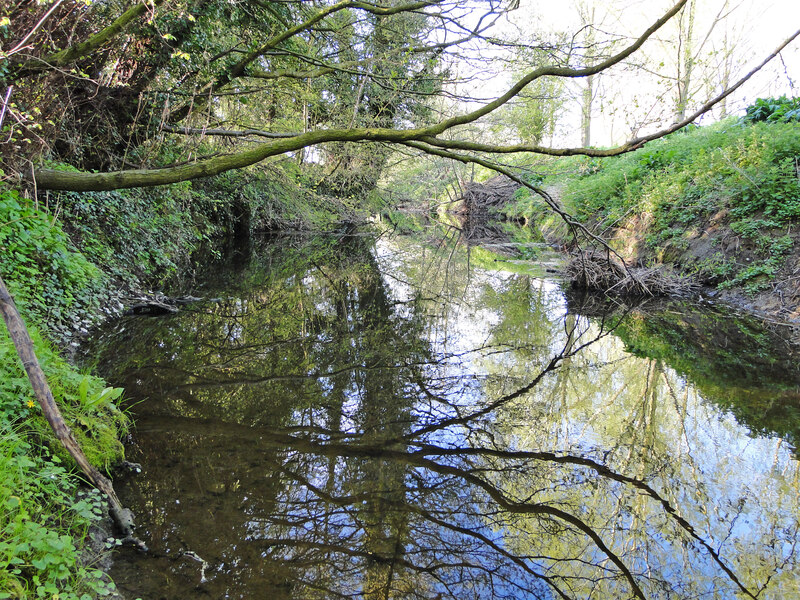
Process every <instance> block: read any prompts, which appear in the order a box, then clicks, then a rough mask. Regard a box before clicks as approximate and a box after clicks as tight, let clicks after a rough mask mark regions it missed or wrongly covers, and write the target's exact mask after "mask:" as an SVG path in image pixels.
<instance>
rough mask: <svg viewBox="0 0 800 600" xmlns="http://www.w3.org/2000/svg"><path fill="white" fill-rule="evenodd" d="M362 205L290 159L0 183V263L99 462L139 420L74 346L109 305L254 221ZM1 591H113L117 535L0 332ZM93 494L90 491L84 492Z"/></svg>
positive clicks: (310, 217) (209, 253)
mask: <svg viewBox="0 0 800 600" xmlns="http://www.w3.org/2000/svg"><path fill="white" fill-rule="evenodd" d="M358 218H359V215H358V214H356V213H355V212H354V210H353V209H352V208H348V207H346V206H345V205H343V204H342V203H340V202H339V201H338V200H335V199H332V198H325V197H321V196H316V195H314V194H312V193H309V192H307V191H304V190H302V189H301V188H300V187H299V186H298V185H297V183H296V182H295V181H294V179H293V178H292V177H291V176H290V174H288V173H287V172H285V171H282V170H281V169H279V168H274V169H273V170H271V171H269V170H267V171H260V172H257V173H256V172H248V173H240V174H237V175H229V176H224V177H220V178H217V179H215V180H213V181H204V182H196V183H193V184H185V185H177V186H173V187H170V188H158V189H149V190H126V191H120V192H104V193H86V194H77V193H65V194H57V195H42V196H40V197H39V198H38V199H36V200H31V199H29V198H27V197H26V196H25V195H24V194H22V193H20V192H19V191H17V190H14V189H11V188H9V187H7V186H0V252H1V253H2V260H0V275H2V277H3V279H4V280H5V281H6V282H7V284H8V287H9V289H10V291H11V293H12V295H13V296H14V298H15V301H16V303H17V305H18V306H19V308H20V310H21V312H22V314H23V317H24V319H25V321H26V323H27V326H28V329H29V330H30V331H31V333H32V335H33V339H34V350H35V352H36V355H37V356H38V358H39V360H40V362H41V363H42V366H43V369H44V371H45V374H46V376H47V379H48V382H49V385H50V387H51V388H52V390H53V394H54V397H55V400H56V402H57V404H58V405H59V407H60V408H61V411H62V412H63V413H64V417H65V420H66V422H67V424H68V426H69V427H70V429H71V430H72V431H73V432H74V434H75V436H76V438H77V439H78V442H79V443H80V445H81V446H82V448H83V450H84V452H85V453H86V454H87V455H88V457H89V459H90V461H91V462H92V464H94V465H95V466H96V467H98V468H99V469H100V470H101V471H103V472H104V473H107V474H110V475H113V474H114V473H115V472H116V471H115V467H116V466H117V465H119V464H121V463H122V461H123V460H124V452H123V447H122V444H121V443H120V439H121V438H123V437H124V436H125V435H126V432H127V430H128V426H129V419H128V417H127V415H126V414H125V413H124V412H122V411H121V410H120V409H119V407H118V401H119V398H120V395H121V394H122V392H123V390H122V389H121V388H115V387H112V386H109V385H108V384H107V383H106V382H105V381H103V380H102V379H100V378H98V377H95V376H93V375H90V374H88V373H86V372H85V371H84V370H83V369H80V368H78V367H76V366H74V365H73V364H71V362H69V361H68V360H65V359H64V358H63V357H68V358H69V357H72V355H73V353H74V352H75V349H76V348H77V347H78V346H79V344H80V340H81V339H82V338H83V337H85V336H86V335H88V333H89V331H90V330H91V329H92V328H93V327H95V326H97V325H98V324H99V323H101V322H103V321H104V320H105V319H108V318H109V317H112V318H114V317H118V316H119V315H121V314H122V313H123V311H125V310H126V308H129V307H131V305H135V304H137V303H139V304H141V303H142V302H143V301H145V302H150V301H151V300H152V299H153V298H154V297H158V298H159V302H160V303H161V304H162V305H163V304H165V303H164V294H163V292H166V293H167V294H170V293H171V289H180V288H181V287H182V286H183V284H182V283H181V282H182V281H191V280H192V278H193V271H194V269H195V268H197V265H202V264H207V262H208V261H210V260H215V259H216V258H219V257H220V256H222V255H223V254H225V253H226V252H229V251H231V252H232V251H234V249H236V248H239V247H244V248H246V247H247V245H248V244H249V239H250V237H251V234H252V233H253V232H254V231H259V230H271V229H277V228H280V229H310V228H326V227H332V226H333V225H334V224H335V223H336V222H338V221H339V220H341V219H347V220H353V219H358ZM0 359H1V360H0V434H2V435H0V457H2V458H0V508H2V510H0V598H38V597H44V596H48V597H49V596H50V595H54V594H58V595H59V597H60V598H61V600H85V599H86V598H87V597H97V596H102V595H107V594H111V593H113V590H114V586H113V583H111V582H110V580H109V579H108V577H107V576H106V575H105V574H104V573H103V569H105V568H106V567H107V564H108V562H107V558H106V557H105V555H106V554H107V552H108V550H109V549H110V548H112V547H114V546H115V544H116V542H114V540H113V535H115V534H116V532H114V530H113V528H112V527H111V525H110V523H108V522H106V520H105V518H106V517H105V516H107V512H106V509H105V508H104V506H103V503H102V500H101V499H100V497H99V496H98V495H97V494H94V493H92V494H89V495H88V496H87V495H85V490H84V491H81V490H82V487H83V485H82V483H81V481H80V479H79V478H78V477H77V475H76V471H75V469H74V465H73V464H72V461H71V459H70V457H69V456H68V455H67V454H66V453H65V452H64V451H63V449H62V447H61V445H60V444H59V442H58V441H57V440H56V438H55V436H54V435H53V433H52V431H51V430H50V428H49V426H48V424H47V422H46V421H45V419H44V418H43V416H42V415H41V414H40V411H39V410H38V408H37V406H38V405H37V403H36V400H35V398H33V396H32V392H31V391H30V387H29V383H28V381H27V379H26V376H25V373H24V371H23V369H22V365H21V364H20V363H19V360H18V358H17V355H16V352H15V351H14V347H13V345H12V344H11V341H10V339H9V338H8V335H7V333H6V331H5V328H3V330H2V331H1V332H0ZM81 494H84V495H81Z"/></svg>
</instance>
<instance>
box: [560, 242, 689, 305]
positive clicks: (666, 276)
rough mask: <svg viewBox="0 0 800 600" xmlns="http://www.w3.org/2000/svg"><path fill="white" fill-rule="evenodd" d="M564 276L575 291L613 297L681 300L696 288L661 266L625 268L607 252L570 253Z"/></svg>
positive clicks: (582, 251)
mask: <svg viewBox="0 0 800 600" xmlns="http://www.w3.org/2000/svg"><path fill="white" fill-rule="evenodd" d="M564 275H565V276H566V278H567V280H568V281H569V282H570V283H571V284H572V285H573V286H575V287H577V288H581V289H587V290H595V291H599V292H604V293H606V294H612V295H617V296H682V295H686V294H689V293H692V292H694V291H696V290H697V289H698V287H699V286H698V284H697V282H695V281H694V280H693V279H690V278H688V277H680V276H678V275H676V274H675V273H673V272H672V271H671V270H669V269H668V268H666V267H664V266H659V267H628V266H627V265H625V264H624V263H623V262H622V261H621V260H619V259H618V258H617V257H615V256H613V255H612V254H611V253H610V252H606V251H598V250H581V251H578V252H576V253H574V254H573V255H572V258H571V260H570V261H569V263H567V266H566V267H565V269H564Z"/></svg>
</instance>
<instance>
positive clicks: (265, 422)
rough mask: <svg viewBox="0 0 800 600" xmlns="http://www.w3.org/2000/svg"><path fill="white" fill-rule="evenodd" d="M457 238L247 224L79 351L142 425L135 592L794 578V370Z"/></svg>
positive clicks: (314, 593)
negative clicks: (228, 251) (182, 278)
mask: <svg viewBox="0 0 800 600" xmlns="http://www.w3.org/2000/svg"><path fill="white" fill-rule="evenodd" d="M540 271H541V269H539V270H538V271H537V264H536V263H535V262H532V263H524V262H520V261H506V260H503V259H502V258H499V257H497V256H495V255H492V254H491V253H488V252H487V251H485V250H482V249H478V248H472V249H470V248H468V247H467V246H466V245H464V244H460V243H458V240H457V239H456V237H455V236H451V235H449V234H447V233H445V234H442V233H441V232H440V233H439V234H438V235H433V234H431V235H429V236H428V237H427V239H423V240H421V241H420V240H419V239H412V238H409V237H398V236H393V237H388V236H383V237H381V236H377V237H376V236H374V235H372V234H361V235H344V234H342V235H329V236H322V237H299V236H295V237H281V238H272V239H264V240H260V241H258V243H256V244H255V246H254V247H253V248H252V249H251V252H249V253H247V254H246V255H244V256H239V257H238V259H235V260H229V261H210V262H209V263H208V264H207V265H205V266H203V268H202V269H200V272H199V274H198V279H197V282H196V285H195V286H194V287H193V289H192V293H193V294H194V295H197V296H202V297H204V298H205V299H206V300H205V301H203V302H198V303H195V304H192V305H190V306H188V307H187V308H186V309H184V310H182V311H181V312H180V313H179V314H176V315H171V316H166V317H159V318H143V317H128V318H123V319H120V320H118V321H116V322H115V323H112V324H110V326H109V327H107V328H106V329H105V330H104V331H103V332H101V334H99V335H98V336H97V337H96V338H95V339H94V340H93V342H92V344H91V346H90V348H89V355H90V356H91V357H92V359H93V361H94V362H95V363H96V366H97V368H98V369H99V371H100V372H101V373H102V374H103V375H104V376H106V377H107V378H108V379H109V380H110V381H111V382H112V383H113V384H114V385H119V386H124V387H125V388H126V395H127V398H128V401H129V404H130V405H131V409H130V410H131V411H132V412H133V414H134V415H135V419H136V428H135V431H134V433H133V435H132V437H131V440H130V444H129V447H128V458H129V459H130V460H132V461H136V462H140V463H141V464H142V466H143V472H142V473H141V474H139V475H135V476H132V477H130V478H128V479H126V480H122V481H119V482H118V483H117V486H118V491H119V494H120V496H121V498H122V501H123V504H125V505H126V506H130V507H131V508H132V509H133V510H134V511H135V513H136V515H137V523H138V525H139V528H138V534H139V535H140V537H141V538H142V539H144V540H145V541H146V542H147V544H148V546H149V549H150V551H149V552H148V553H146V554H144V553H140V552H137V551H135V550H133V549H127V548H122V549H120V550H119V551H117V553H116V563H115V566H114V570H113V571H112V576H113V577H114V579H115V581H116V582H117V584H118V586H119V588H120V589H121V591H122V592H123V593H124V594H125V595H126V597H128V598H137V597H141V598H144V599H146V600H150V599H156V598H169V599H173V598H176V599H177V598H181V599H183V598H215V599H216V598H248V599H250V598H269V599H282V598H286V599H289V598H292V599H312V598H326V599H327V598H337V599H338V598H367V599H373V598H374V599H378V598H380V599H388V598H404V599H405V598H410V599H417V598H419V599H430V600H433V599H445V598H453V599H456V598H457V599H459V600H466V599H471V598H476V599H477V598H482V599H483V598H487V599H488V598H492V599H494V598H500V599H502V598H540V599H551V598H552V599H556V598H581V599H583V598H597V599H617V598H619V599H625V598H680V599H684V598H747V597H758V598H763V599H766V598H797V597H800V577H798V576H799V575H800V566H798V549H797V547H796V546H797V541H798V524H799V521H798V517H799V516H800V503H798V490H800V480H799V477H800V471H799V470H798V462H797V458H798V456H797V453H796V451H795V448H794V446H793V444H794V442H795V440H796V439H797V435H798V429H799V427H798V425H800V418H798V415H800V393H799V390H800V371H799V370H798V366H797V361H796V356H794V354H793V351H792V349H791V348H790V347H789V346H788V345H787V344H785V343H784V342H783V341H781V339H780V338H779V337H777V336H775V335H774V334H772V333H771V332H769V331H767V330H765V329H762V328H761V327H760V326H759V325H758V324H756V323H753V322H752V321H749V320H747V319H742V318H737V317H735V316H731V315H726V314H724V313H723V312H720V311H718V310H713V309H710V308H707V309H702V310H701V309H697V308H694V309H690V308H687V307H683V306H681V305H679V304H674V303H673V304H666V305H664V304H661V305H656V304H652V303H651V304H649V305H645V306H639V307H636V308H630V307H627V308H626V307H624V306H619V305H615V304H614V303H609V302H604V301H603V300H601V299H597V298H578V297H574V296H570V295H565V293H564V292H563V291H562V288H561V286H560V285H559V283H558V282H557V281H554V280H551V279H547V278H543V277H542V276H541V275H542V273H541V272H540Z"/></svg>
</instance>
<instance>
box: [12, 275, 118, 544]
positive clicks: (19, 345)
mask: <svg viewBox="0 0 800 600" xmlns="http://www.w3.org/2000/svg"><path fill="white" fill-rule="evenodd" d="M0 312H2V313H3V320H4V321H5V323H6V327H7V328H8V333H9V334H10V335H11V341H12V342H14V347H15V348H16V349H17V355H18V356H19V358H20V360H21V361H22V366H23V367H24V368H25V372H26V373H27V374H28V379H29V380H30V382H31V387H33V393H34V394H35V396H36V399H37V400H38V401H39V405H40V406H41V407H42V412H43V413H44V416H45V418H46V419H47V422H48V423H49V424H50V427H51V428H52V429H53V432H54V433H55V434H56V437H57V438H58V439H59V441H60V442H61V443H62V444H63V445H64V448H66V450H67V452H69V454H70V456H72V458H74V459H75V462H76V463H77V464H78V466H79V467H80V469H81V471H83V473H84V474H85V475H86V477H87V478H88V479H89V481H90V482H91V483H92V485H94V486H95V487H96V488H97V489H98V490H100V491H101V492H103V493H104V494H105V495H106V496H107V497H108V500H109V503H110V509H109V513H110V514H111V517H112V518H113V519H114V521H115V522H116V524H117V525H118V526H119V528H120V529H121V530H122V533H123V534H124V535H126V536H129V535H130V534H131V531H132V528H133V527H132V525H133V524H132V515H131V512H130V511H129V510H127V509H124V508H122V504H121V503H120V501H119V498H117V494H116V493H115V492H114V487H113V486H112V485H111V481H110V480H109V479H108V478H107V477H105V476H104V475H103V474H102V473H100V471H98V470H97V469H96V468H95V467H94V466H93V465H92V463H90V462H89V459H88V458H86V455H85V454H84V453H83V450H82V449H81V447H80V444H78V442H77V440H76V439H75V436H73V435H72V431H71V430H70V428H69V426H68V425H67V424H66V422H65V421H64V417H63V416H62V415H61V410H59V408H58V405H57V404H56V401H55V399H54V398H53V393H52V392H51V391H50V386H49V385H48V384H47V378H46V377H45V374H44V371H42V367H41V365H40V364H39V360H38V359H37V358H36V354H35V353H34V350H33V341H32V340H31V336H30V334H29V333H28V329H27V327H25V322H24V321H23V320H22V317H21V316H20V314H19V311H18V310H17V307H16V305H15V304H14V299H13V298H12V297H11V294H10V293H9V292H8V288H6V284H5V282H4V281H3V279H2V278H0Z"/></svg>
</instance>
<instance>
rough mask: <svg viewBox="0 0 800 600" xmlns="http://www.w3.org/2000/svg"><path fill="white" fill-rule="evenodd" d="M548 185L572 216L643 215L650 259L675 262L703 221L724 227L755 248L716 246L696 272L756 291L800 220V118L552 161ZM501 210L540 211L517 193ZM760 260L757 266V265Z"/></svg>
mask: <svg viewBox="0 0 800 600" xmlns="http://www.w3.org/2000/svg"><path fill="white" fill-rule="evenodd" d="M553 171H554V172H561V173H564V174H565V175H562V176H560V177H558V176H556V177H550V178H549V179H548V180H547V181H546V182H545V185H548V184H549V185H553V184H556V185H559V186H560V187H561V189H562V200H563V202H564V204H565V206H566V207H567V208H568V210H570V212H572V213H573V214H574V215H576V217H577V218H578V219H579V220H581V221H583V222H585V223H587V224H590V225H592V226H593V227H595V230H596V231H600V232H603V231H606V232H608V231H610V229H611V228H614V227H616V226H620V225H624V224H625V223H626V221H627V220H629V219H631V218H632V217H640V218H643V220H645V221H646V223H647V225H646V229H645V231H644V232H643V234H644V236H645V238H644V241H645V248H646V249H647V251H648V254H649V256H651V257H652V258H653V259H654V260H661V261H664V262H671V261H674V260H676V259H679V258H680V257H681V255H682V253H683V252H684V251H685V250H686V249H687V247H688V246H689V242H690V240H691V239H693V238H695V237H697V236H698V235H699V234H700V233H701V232H702V231H704V230H705V229H706V228H707V227H708V226H709V225H710V224H721V225H723V226H724V227H725V228H726V231H729V232H730V233H731V234H732V235H735V236H738V239H740V240H741V241H742V245H743V246H744V247H746V248H747V251H748V252H750V253H751V254H752V255H751V256H750V258H751V260H750V261H747V260H746V259H740V258H739V257H737V256H736V255H735V254H734V253H730V252H728V253H725V252H722V251H721V250H720V251H719V252H717V253H714V254H713V255H712V256H711V257H709V258H706V259H705V260H704V261H700V262H697V263H696V264H695V265H694V267H693V268H694V269H696V270H697V272H698V275H701V276H702V277H703V279H705V280H706V281H711V282H714V283H716V284H718V285H719V286H721V287H732V286H743V287H744V288H745V289H748V290H750V291H758V290H759V289H762V288H764V287H765V286H767V285H769V282H770V281H771V280H772V278H773V277H774V275H775V274H776V273H777V272H778V271H779V269H780V268H781V266H782V265H783V263H784V261H785V258H786V256H787V255H788V253H789V252H790V251H791V249H792V241H791V239H790V238H789V237H788V234H789V232H790V231H791V230H792V227H794V226H795V224H796V223H797V221H798V219H800V123H797V122H789V123H775V122H761V123H754V124H746V123H743V122H740V121H736V120H732V119H730V120H727V121H724V122H721V123H717V124H715V125H712V126H709V127H696V128H692V129H690V130H686V131H681V132H678V133H675V134H672V135H670V136H667V137H666V138H663V139H661V140H658V141H655V142H651V143H649V144H647V146H645V147H644V148H642V149H640V150H637V151H635V152H632V153H629V154H626V155H622V156H618V157H613V158H606V159H596V158H593V159H587V158H581V159H578V158H570V159H564V160H561V161H556V163H555V165H554V166H553ZM506 214H510V215H514V216H520V215H522V216H526V217H528V218H529V219H531V220H532V221H534V222H536V221H537V220H541V219H542V218H544V217H543V216H542V215H544V214H545V212H544V211H543V210H542V207H541V203H539V202H537V201H536V200H535V199H533V198H531V197H530V196H529V195H526V194H521V195H520V197H519V198H517V199H516V202H514V203H513V205H512V206H510V207H507V209H506ZM756 263H757V264H756Z"/></svg>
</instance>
